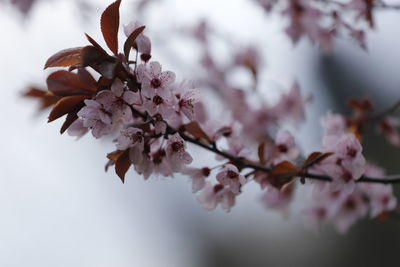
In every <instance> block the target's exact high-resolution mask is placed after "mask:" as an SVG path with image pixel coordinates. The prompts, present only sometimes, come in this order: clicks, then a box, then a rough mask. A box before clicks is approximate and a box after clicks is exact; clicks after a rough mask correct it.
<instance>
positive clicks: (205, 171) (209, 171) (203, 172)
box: [201, 167, 211, 177]
mask: <svg viewBox="0 0 400 267" xmlns="http://www.w3.org/2000/svg"><path fill="white" fill-rule="evenodd" d="M201 173H202V174H203V176H204V177H208V176H209V175H210V173H211V170H210V168H207V167H204V168H203V169H201Z"/></svg>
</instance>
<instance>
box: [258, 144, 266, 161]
mask: <svg viewBox="0 0 400 267" xmlns="http://www.w3.org/2000/svg"><path fill="white" fill-rule="evenodd" d="M257 152H258V158H259V160H260V163H261V164H262V163H264V162H265V157H264V156H265V155H264V154H265V143H264V142H262V143H261V144H259V145H258V149H257Z"/></svg>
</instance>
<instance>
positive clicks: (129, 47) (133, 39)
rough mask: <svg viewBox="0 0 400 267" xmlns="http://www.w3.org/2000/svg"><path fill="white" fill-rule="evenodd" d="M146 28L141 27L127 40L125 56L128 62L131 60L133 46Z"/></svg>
mask: <svg viewBox="0 0 400 267" xmlns="http://www.w3.org/2000/svg"><path fill="white" fill-rule="evenodd" d="M145 27H146V26H141V27H139V28H137V29H136V30H134V31H133V32H132V33H131V34H130V35H129V37H128V39H126V41H125V44H124V54H125V57H126V60H129V53H130V52H131V48H132V47H133V44H134V42H135V40H136V38H137V37H138V35H139V34H141V33H142V32H143V30H144V28H145Z"/></svg>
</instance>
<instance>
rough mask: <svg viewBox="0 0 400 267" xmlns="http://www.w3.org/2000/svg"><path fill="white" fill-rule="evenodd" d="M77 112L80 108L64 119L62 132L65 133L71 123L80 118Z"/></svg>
mask: <svg viewBox="0 0 400 267" xmlns="http://www.w3.org/2000/svg"><path fill="white" fill-rule="evenodd" d="M77 113H78V110H76V111H75V112H70V113H68V115H67V118H65V121H64V123H63V125H62V126H61V130H60V133H61V134H63V133H64V132H65V131H66V130H67V129H68V128H69V126H71V124H72V123H73V122H74V121H76V120H77V119H78V115H77Z"/></svg>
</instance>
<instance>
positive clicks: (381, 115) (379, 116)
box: [368, 100, 400, 121]
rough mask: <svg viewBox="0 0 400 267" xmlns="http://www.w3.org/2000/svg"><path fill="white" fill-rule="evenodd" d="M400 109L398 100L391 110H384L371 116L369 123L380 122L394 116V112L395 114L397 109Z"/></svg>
mask: <svg viewBox="0 0 400 267" xmlns="http://www.w3.org/2000/svg"><path fill="white" fill-rule="evenodd" d="M399 108H400V100H398V101H397V102H396V103H394V104H393V105H392V106H390V107H389V108H387V109H385V110H383V111H382V112H380V113H378V114H376V115H374V116H371V117H369V118H368V120H369V121H380V120H382V119H384V118H385V117H386V116H388V115H390V114H392V113H393V112H395V111H396V110H397V109H399Z"/></svg>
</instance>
